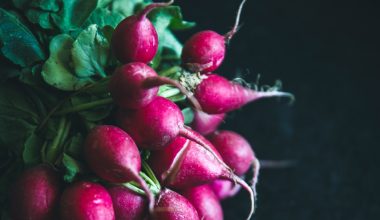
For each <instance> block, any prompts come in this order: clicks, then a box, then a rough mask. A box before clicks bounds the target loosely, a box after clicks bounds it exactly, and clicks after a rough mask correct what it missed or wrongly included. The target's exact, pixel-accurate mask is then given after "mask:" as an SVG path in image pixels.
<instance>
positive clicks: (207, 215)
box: [181, 185, 223, 220]
mask: <svg viewBox="0 0 380 220" xmlns="http://www.w3.org/2000/svg"><path fill="white" fill-rule="evenodd" d="M181 194H182V195H183V196H185V197H186V198H187V199H188V200H189V201H190V202H191V204H192V205H193V206H194V208H195V209H196V210H197V212H198V215H199V218H200V219H202V220H223V210H222V206H221V205H220V202H219V199H218V197H216V195H215V193H214V191H212V189H211V187H210V186H209V185H201V186H196V187H193V188H189V189H186V190H184V191H182V192H181Z"/></svg>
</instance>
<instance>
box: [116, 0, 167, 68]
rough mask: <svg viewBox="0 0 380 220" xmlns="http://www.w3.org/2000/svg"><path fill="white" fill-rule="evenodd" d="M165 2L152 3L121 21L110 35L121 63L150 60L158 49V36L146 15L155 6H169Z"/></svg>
mask: <svg viewBox="0 0 380 220" xmlns="http://www.w3.org/2000/svg"><path fill="white" fill-rule="evenodd" d="M172 3H173V0H171V1H170V2H167V3H152V4H150V5H148V6H147V7H145V8H144V9H143V10H142V11H141V12H139V13H138V14H135V15H132V16H129V17H127V18H125V19H124V20H123V21H121V22H120V23H119V24H118V25H117V27H116V28H115V31H114V33H113V35H112V50H113V51H114V54H115V56H116V58H117V59H118V60H119V61H120V62H121V63H129V62H143V63H148V62H150V61H151V60H152V59H153V57H154V56H155V55H156V52H157V49H158V36H157V32H156V29H155V28H154V26H153V24H152V22H150V21H149V19H148V18H147V17H146V16H147V15H148V14H149V12H150V11H152V10H153V9H154V8H157V7H165V6H169V5H170V4H172Z"/></svg>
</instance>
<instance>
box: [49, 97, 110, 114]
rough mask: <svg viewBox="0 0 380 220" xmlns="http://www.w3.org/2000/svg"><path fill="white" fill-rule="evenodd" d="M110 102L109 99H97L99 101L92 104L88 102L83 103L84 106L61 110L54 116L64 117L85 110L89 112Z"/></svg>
mask: <svg viewBox="0 0 380 220" xmlns="http://www.w3.org/2000/svg"><path fill="white" fill-rule="evenodd" d="M112 102H113V100H112V98H111V97H108V98H104V99H99V100H96V101H93V102H88V103H84V104H80V105H76V106H72V107H69V108H65V109H62V110H60V111H58V112H56V113H55V115H65V114H69V113H74V112H80V111H85V110H89V109H92V108H96V107H99V106H103V105H107V104H111V103H112Z"/></svg>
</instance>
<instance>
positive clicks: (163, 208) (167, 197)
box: [153, 189, 200, 220]
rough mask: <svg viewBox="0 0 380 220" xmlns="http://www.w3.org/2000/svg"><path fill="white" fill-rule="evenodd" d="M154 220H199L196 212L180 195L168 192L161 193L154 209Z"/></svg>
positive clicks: (165, 190)
mask: <svg viewBox="0 0 380 220" xmlns="http://www.w3.org/2000/svg"><path fill="white" fill-rule="evenodd" d="M153 219H154V220H188V219H191V220H199V219H200V218H199V217H198V213H197V210H196V209H195V208H194V207H193V205H191V203H190V202H189V201H188V200H187V199H186V198H185V197H183V196H182V195H180V194H178V193H176V192H174V191H172V190H170V189H164V190H162V191H161V193H160V195H159V197H158V199H157V202H156V205H155V207H154V215H153Z"/></svg>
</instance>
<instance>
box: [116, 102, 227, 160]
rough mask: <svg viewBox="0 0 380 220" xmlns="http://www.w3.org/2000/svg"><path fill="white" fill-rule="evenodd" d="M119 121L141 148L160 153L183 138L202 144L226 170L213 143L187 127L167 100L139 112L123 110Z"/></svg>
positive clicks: (175, 108)
mask: <svg viewBox="0 0 380 220" xmlns="http://www.w3.org/2000/svg"><path fill="white" fill-rule="evenodd" d="M117 119H118V122H119V124H120V127H121V128H122V129H124V130H125V131H126V132H128V134H130V135H131V137H132V138H133V140H135V141H136V143H137V145H138V146H139V147H140V148H143V149H149V150H161V149H163V148H165V147H166V146H167V145H168V144H169V143H170V142H171V141H173V140H174V139H175V138H176V137H177V136H178V135H181V136H184V137H187V138H189V139H191V140H193V141H195V142H197V143H199V144H200V145H201V146H203V147H204V148H205V149H207V150H208V151H209V152H211V153H212V154H213V155H214V156H215V158H216V159H217V161H219V163H220V164H222V165H223V166H225V167H227V165H225V163H224V162H223V161H222V159H220V157H216V155H215V152H214V151H213V150H211V148H212V147H211V146H210V143H209V142H208V141H207V140H206V139H205V138H204V137H203V136H201V135H199V134H198V133H196V132H195V131H193V130H191V129H189V128H186V127H185V125H184V118H183V115H182V112H181V110H180V109H179V108H178V106H177V105H176V104H175V103H173V102H172V101H170V100H168V99H166V98H163V97H160V96H158V97H156V98H155V99H154V100H153V101H152V102H151V103H149V104H148V105H147V106H145V107H143V108H140V109H138V110H129V111H122V110H121V111H119V114H118V116H117Z"/></svg>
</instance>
